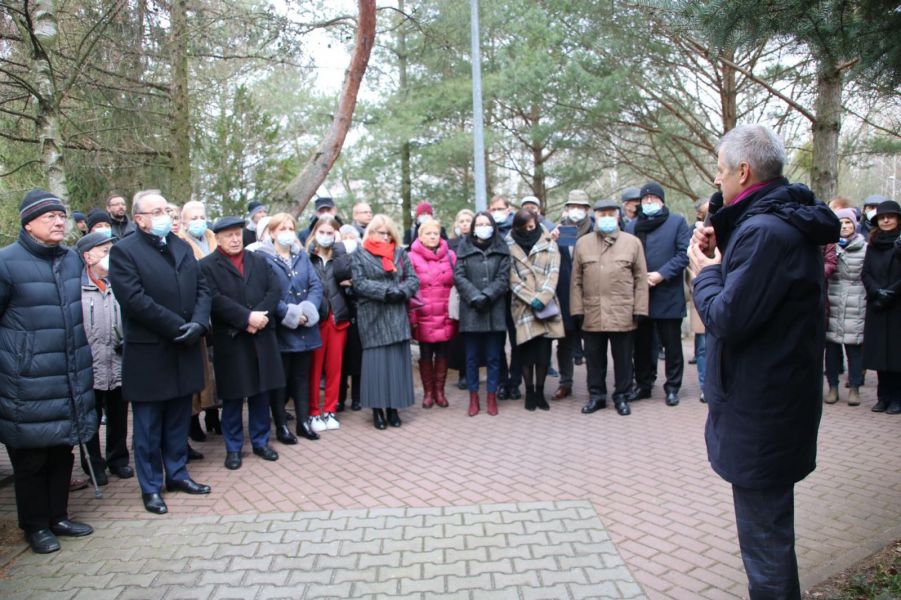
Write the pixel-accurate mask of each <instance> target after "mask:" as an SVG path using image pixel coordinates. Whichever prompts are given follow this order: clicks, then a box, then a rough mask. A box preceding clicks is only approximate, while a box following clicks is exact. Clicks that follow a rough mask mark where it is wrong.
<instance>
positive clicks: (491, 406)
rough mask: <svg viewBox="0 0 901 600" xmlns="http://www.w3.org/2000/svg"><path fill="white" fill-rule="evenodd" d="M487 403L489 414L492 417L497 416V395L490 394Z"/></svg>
mask: <svg viewBox="0 0 901 600" xmlns="http://www.w3.org/2000/svg"><path fill="white" fill-rule="evenodd" d="M486 402H487V404H488V414H489V415H491V416H492V417H493V416H495V415H496V414H497V394H495V393H494V392H488V399H487V401H486Z"/></svg>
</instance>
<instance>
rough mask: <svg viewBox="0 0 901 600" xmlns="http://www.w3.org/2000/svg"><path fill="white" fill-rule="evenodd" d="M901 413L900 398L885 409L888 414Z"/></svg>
mask: <svg viewBox="0 0 901 600" xmlns="http://www.w3.org/2000/svg"><path fill="white" fill-rule="evenodd" d="M899 413H901V402H899V401H898V400H895V401H894V402H892V403H891V404H889V405H888V408H886V409H885V414H887V415H897V414H899Z"/></svg>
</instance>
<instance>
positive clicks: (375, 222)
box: [363, 213, 403, 246]
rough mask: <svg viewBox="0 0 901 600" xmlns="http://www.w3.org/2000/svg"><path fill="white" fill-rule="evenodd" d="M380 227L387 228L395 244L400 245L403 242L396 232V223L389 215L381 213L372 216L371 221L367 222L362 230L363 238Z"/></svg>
mask: <svg viewBox="0 0 901 600" xmlns="http://www.w3.org/2000/svg"><path fill="white" fill-rule="evenodd" d="M380 227H384V228H385V229H387V230H388V234H389V235H390V236H391V239H392V240H393V241H394V243H395V244H396V245H398V246H400V245H401V243H403V240H401V238H400V233H398V230H397V225H395V224H394V221H392V220H391V217H389V216H388V215H384V214H381V213H379V214H377V215H375V216H374V217H372V221H370V222H369V225H367V226H366V231H364V232H363V239H368V238H370V237H372V234H373V232H374V231H375V230H376V229H378V228H380Z"/></svg>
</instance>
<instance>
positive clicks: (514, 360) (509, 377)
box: [500, 292, 522, 387]
mask: <svg viewBox="0 0 901 600" xmlns="http://www.w3.org/2000/svg"><path fill="white" fill-rule="evenodd" d="M504 301H505V302H506V304H507V313H506V317H507V319H506V320H507V337H508V338H509V339H510V362H509V364H508V363H507V355H506V353H504V352H503V349H502V351H501V355H502V358H503V360H502V361H501V382H500V385H506V386H510V387H517V386H519V384H521V383H522V361H521V360H520V359H519V346H517V345H516V323H514V322H513V313H512V312H511V302H512V295H511V294H510V292H507V294H506V298H505V300H504Z"/></svg>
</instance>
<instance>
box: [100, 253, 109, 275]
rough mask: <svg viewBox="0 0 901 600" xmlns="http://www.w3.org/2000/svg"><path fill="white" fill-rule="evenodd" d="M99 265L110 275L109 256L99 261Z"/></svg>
mask: <svg viewBox="0 0 901 600" xmlns="http://www.w3.org/2000/svg"><path fill="white" fill-rule="evenodd" d="M97 265H98V266H100V268H101V269H103V270H104V271H106V272H107V273H109V254H107V255H106V256H104V257H103V258H101V259H100V260H98V261H97Z"/></svg>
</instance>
